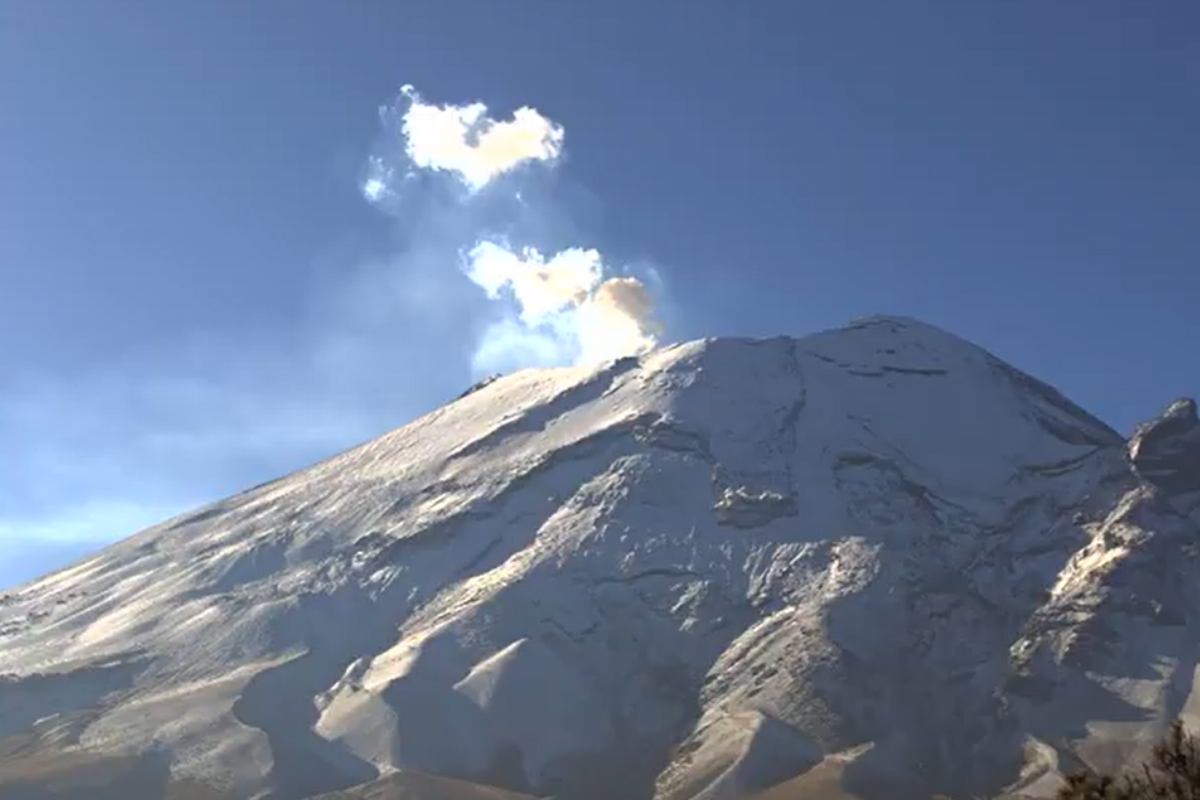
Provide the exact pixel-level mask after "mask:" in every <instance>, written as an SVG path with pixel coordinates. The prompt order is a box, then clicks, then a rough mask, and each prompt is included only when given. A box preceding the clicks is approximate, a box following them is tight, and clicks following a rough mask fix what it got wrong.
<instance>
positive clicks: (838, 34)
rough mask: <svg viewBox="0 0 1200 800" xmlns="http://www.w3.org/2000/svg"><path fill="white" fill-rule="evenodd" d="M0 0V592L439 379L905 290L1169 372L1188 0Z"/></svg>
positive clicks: (1111, 401) (867, 304)
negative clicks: (247, 7) (249, 1)
mask: <svg viewBox="0 0 1200 800" xmlns="http://www.w3.org/2000/svg"><path fill="white" fill-rule="evenodd" d="M254 9H255V13H253V14H246V13H243V10H242V7H241V6H240V5H238V4H233V3H204V2H196V3H99V2H79V3H62V2H40V0H23V1H22V0H15V1H14V2H6V3H0V76H3V78H0V81H2V82H3V91H0V142H3V147H0V585H3V584H6V583H11V582H13V581H15V580H17V579H20V578H25V577H30V576H32V575H34V574H37V573H39V572H41V571H43V570H45V569H48V568H50V567H52V566H54V565H56V564H61V563H63V562H64V561H66V560H69V559H70V558H71V557H72V556H74V555H76V554H79V553H81V552H84V551H86V550H88V549H91V548H94V547H97V546H99V545H101V544H103V543H105V542H110V541H113V540H115V539H118V538H121V537H124V536H128V535H129V534H131V533H133V532H135V531H136V530H138V529H139V528H141V527H143V526H146V525H150V524H153V523H155V522H158V521H161V520H163V519H164V518H166V517H169V516H171V515H173V514H176V513H181V512H184V511H186V510H188V509H189V508H192V507H194V506H196V505H198V504H201V503H204V502H208V501H210V500H214V499H217V498H219V497H221V496H224V495H227V494H230V493H233V492H236V491H238V490H240V489H243V488H245V487H247V486H250V485H253V484H256V483H259V482H261V481H264V480H268V479H271V478H273V477H276V476H278V475H280V474H282V473H284V472H287V471H290V470H293V469H298V468H300V467H303V466H304V465H306V464H309V463H312V462H313V461H314V460H316V459H319V458H321V457H324V456H327V455H330V454H332V453H335V452H337V451H339V450H341V449H343V448H345V447H347V446H350V445H352V444H355V443H356V442H358V441H362V440H365V439H368V438H371V437H373V436H376V435H378V434H379V433H381V432H383V431H386V430H388V429H390V428H392V427H394V426H396V425H399V424H402V423H403V422H405V421H407V420H409V419H411V418H413V417H414V416H416V415H417V414H420V413H422V412H424V411H427V410H429V409H430V408H432V407H434V406H435V405H437V404H438V403H441V402H444V401H445V400H447V399H449V398H451V397H453V396H455V395H456V394H458V393H459V392H461V391H462V390H463V389H465V388H466V387H467V386H469V385H470V384H471V383H472V382H473V381H475V380H477V379H478V378H479V377H481V376H484V375H486V374H489V373H491V372H495V371H507V370H511V369H517V368H520V367H522V366H527V365H533V364H562V363H569V362H573V361H578V360H593V359H604V358H612V357H616V356H618V355H620V354H623V353H630V352H637V351H639V350H641V349H644V348H646V347H649V346H651V345H652V344H653V343H654V342H656V341H658V342H661V341H668V340H677V339H690V338H696V337H700V336H712V335H727V334H728V335H755V336H773V335H778V334H781V333H784V334H793V335H801V334H804V333H808V332H811V331H814V330H818V329H822V328H826V327H830V326H834V325H838V324H841V323H843V322H845V321H846V320H848V319H850V318H853V317H855V316H859V315H863V314H871V313H897V314H908V315H912V316H915V317H919V318H922V319H925V320H927V321H929V322H931V323H933V324H936V325H939V326H942V327H944V328H947V329H949V330H951V331H954V332H955V333H958V334H960V335H962V336H965V337H967V338H969V339H972V340H974V341H977V342H979V343H980V344H982V345H984V346H986V347H988V348H990V349H992V350H993V351H994V352H996V353H997V354H998V355H1000V356H1001V357H1004V358H1006V359H1008V360H1010V361H1012V362H1013V363H1015V364H1017V365H1018V366H1020V367H1022V368H1024V369H1026V370H1029V371H1031V372H1033V373H1034V374H1036V375H1037V376H1039V377H1041V378H1044V379H1046V380H1048V381H1050V382H1052V383H1054V384H1055V385H1057V386H1058V387H1060V388H1061V389H1062V390H1064V391H1065V392H1066V393H1067V394H1068V395H1070V396H1071V397H1072V398H1073V399H1074V400H1076V401H1078V402H1079V403H1081V404H1082V405H1084V406H1086V407H1087V408H1089V409H1090V410H1092V411H1094V412H1095V413H1097V414H1099V415H1100V416H1101V417H1103V418H1105V419H1106V420H1107V421H1109V422H1110V423H1111V424H1113V425H1114V426H1116V427H1117V428H1120V429H1128V428H1129V427H1130V426H1131V425H1132V424H1133V423H1134V422H1135V421H1137V420H1139V419H1143V418H1145V417H1147V416H1149V415H1152V414H1154V413H1156V412H1157V411H1159V410H1160V409H1161V408H1163V407H1165V406H1166V404H1167V403H1168V402H1169V401H1170V400H1171V399H1173V398H1174V397H1177V396H1180V395H1187V394H1197V393H1200V373H1198V371H1197V367H1196V364H1197V359H1196V356H1195V347H1196V342H1197V341H1200V315H1197V314H1196V312H1195V305H1196V300H1195V298H1196V297H1200V270H1198V269H1197V268H1196V264H1197V256H1198V254H1200V226H1197V225H1196V224H1195V221H1196V219H1197V217H1198V214H1200V202H1198V200H1197V193H1196V187H1197V186H1200V157H1198V155H1197V154H1198V153H1200V151H1198V150H1197V148H1196V136H1195V132H1196V130H1197V129H1198V128H1200V103H1198V101H1197V98H1200V57H1198V56H1197V54H1198V53H1200V5H1198V4H1196V3H1185V2H1178V3H1176V2H1165V3H1156V4H1131V3H1128V2H1124V0H1097V2H1091V3H1088V4H1086V7H1085V5H1084V4H1076V3H1041V4H1024V3H1000V2H995V3H962V4H959V3H940V2H933V0H913V2H906V3H881V2H874V0H839V2H835V3H801V2H772V0H750V1H749V2H742V3H692V2H685V0H678V2H676V1H675V0H662V2H652V3H647V2H642V1H641V0H611V1H610V2H605V3H571V2H561V0H521V2H515V3H482V2H470V0H445V1H444V2H428V3H421V2H411V3H395V2H389V1H386V0H363V2H359V3H354V4H341V3H329V2H326V1H325V0H257V1H256V2H255V3H254Z"/></svg>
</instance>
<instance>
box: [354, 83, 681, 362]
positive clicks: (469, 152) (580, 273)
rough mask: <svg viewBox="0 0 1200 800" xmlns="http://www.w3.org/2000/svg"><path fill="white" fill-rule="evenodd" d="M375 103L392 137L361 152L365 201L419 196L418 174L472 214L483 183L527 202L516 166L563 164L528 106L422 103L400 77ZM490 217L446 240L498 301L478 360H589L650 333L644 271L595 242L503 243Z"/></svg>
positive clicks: (548, 127) (558, 140) (553, 136)
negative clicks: (549, 248) (562, 245)
mask: <svg viewBox="0 0 1200 800" xmlns="http://www.w3.org/2000/svg"><path fill="white" fill-rule="evenodd" d="M384 112H385V113H384V114H383V115H382V116H383V118H384V119H385V120H391V121H392V124H391V125H389V126H387V127H388V128H389V129H388V130H387V131H386V133H387V134H388V135H389V136H394V137H397V138H398V140H399V141H397V142H394V143H393V144H396V145H399V146H397V147H392V148H390V149H387V150H386V151H385V152H386V153H387V155H376V156H374V157H373V158H372V159H370V161H369V162H368V165H367V171H366V175H365V178H364V180H363V182H362V185H361V188H362V193H363V196H364V197H365V198H366V199H367V200H368V201H369V202H371V203H374V204H377V205H379V206H380V207H381V208H387V209H391V210H392V211H393V213H404V209H405V204H411V203H414V202H420V200H419V199H418V196H417V195H416V194H415V193H411V192H405V191H404V187H405V184H406V183H408V182H411V181H413V180H415V179H419V178H420V177H422V176H435V177H437V178H440V179H445V180H449V181H452V182H454V183H455V184H456V185H457V186H458V187H459V188H460V189H461V191H460V193H459V195H458V198H459V200H458V202H459V209H458V210H459V211H460V212H465V215H466V216H465V218H467V219H470V220H474V218H473V217H472V216H471V213H470V210H471V208H472V207H473V204H475V203H478V202H480V201H481V197H482V196H484V195H486V194H488V193H507V194H508V195H509V196H510V199H512V200H514V201H518V202H519V203H520V204H521V205H522V206H523V208H524V210H525V213H529V212H530V209H529V206H530V202H531V201H530V200H529V199H528V198H526V197H524V196H522V192H521V188H522V181H521V175H522V171H524V170H529V169H549V170H555V169H557V168H559V166H560V163H561V157H562V154H563V145H564V141H565V131H564V129H563V127H562V126H561V125H559V124H557V123H556V122H554V121H552V120H550V119H548V118H547V117H545V116H544V115H543V114H542V113H541V112H539V111H538V110H536V109H534V108H530V107H522V108H518V109H517V110H516V111H514V112H513V113H512V115H511V116H510V117H509V118H508V119H495V118H493V117H492V116H490V115H489V112H488V108H487V106H486V105H484V104H483V103H479V102H473V103H468V104H465V105H450V104H445V105H436V104H431V103H428V102H426V101H425V100H424V99H423V98H422V97H421V95H420V94H419V93H418V92H417V91H416V89H414V88H413V87H412V86H405V87H404V88H403V89H402V90H401V93H400V97H399V99H398V101H397V104H396V105H395V106H392V107H389V108H387V109H384ZM501 178H504V180H500V179H501ZM396 198H401V199H402V201H403V202H401V203H400V204H399V205H397V204H395V203H394V202H392V201H394V200H395V199H396ZM492 207H494V204H493V205H492ZM532 213H534V214H536V213H538V209H537V208H534V209H533V210H532ZM483 216H484V215H479V219H480V220H482V218H483ZM498 222H502V220H500V221H497V220H496V219H494V218H489V220H488V221H487V222H483V221H479V222H478V223H477V224H476V223H473V224H471V225H469V226H468V228H470V240H469V241H468V242H464V243H463V244H462V245H460V246H458V247H457V248H456V259H455V260H456V262H457V264H456V266H457V267H458V268H459V269H460V270H461V271H462V273H463V274H464V275H465V276H466V277H467V278H469V279H470V280H471V281H472V282H474V284H475V285H476V286H478V287H479V289H481V290H482V291H483V293H484V295H485V296H486V297H487V298H488V299H489V300H490V301H492V303H494V304H495V307H496V308H497V309H498V311H499V315H498V319H497V320H496V321H493V322H492V323H491V324H490V325H489V326H488V327H487V330H486V332H485V334H484V335H483V338H482V340H481V341H480V343H479V347H478V349H477V351H476V353H475V357H474V360H475V366H476V367H477V368H478V369H488V368H492V367H496V366H542V365H555V364H569V363H587V362H595V361H602V360H605V359H611V358H618V357H621V356H625V355H632V354H637V353H641V352H644V351H646V350H649V349H650V348H652V347H654V346H655V345H656V344H657V342H658V337H659V335H660V333H661V331H660V326H659V324H658V323H657V322H656V319H655V313H654V310H655V309H654V306H655V303H654V297H653V294H652V292H651V291H650V289H649V288H648V287H647V285H646V284H645V282H644V281H643V279H642V278H639V277H638V276H635V275H632V274H628V272H627V271H624V270H619V269H617V268H615V267H614V266H613V265H612V264H610V263H608V262H607V261H606V260H605V258H604V256H603V255H602V253H601V252H600V251H599V250H598V249H596V248H595V247H586V246H579V247H570V248H567V249H561V250H558V251H555V252H544V251H543V250H542V249H540V248H539V247H537V246H535V244H530V243H520V244H516V243H513V242H512V241H510V239H509V237H508V236H507V235H505V234H504V233H503V232H502V231H500V230H498V229H497V227H498V225H497V223H498Z"/></svg>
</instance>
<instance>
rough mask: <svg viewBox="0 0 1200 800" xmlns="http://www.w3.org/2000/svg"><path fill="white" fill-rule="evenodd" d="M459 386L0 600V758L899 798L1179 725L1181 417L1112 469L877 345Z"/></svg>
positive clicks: (1108, 439) (912, 325) (939, 339)
mask: <svg viewBox="0 0 1200 800" xmlns="http://www.w3.org/2000/svg"><path fill="white" fill-rule="evenodd" d="M473 389H474V390H473V391H470V392H468V393H465V394H464V395H462V396H460V397H459V398H457V399H456V400H454V401H452V402H450V403H448V404H447V405H445V406H442V407H440V408H438V409H435V410H434V411H432V412H430V413H429V414H426V415H423V416H422V417H420V418H418V419H417V420H414V421H413V422H411V423H409V424H408V425H405V426H402V427H401V428H399V429H397V430H395V431H392V432H390V433H388V434H384V435H383V436H382V437H379V438H377V439H374V440H371V441H369V442H366V443H363V444H361V445H359V446H357V447H355V448H352V449H351V450H348V451H346V452H345V453H342V454H339V455H337V456H333V457H332V458H329V459H325V460H323V461H321V462H318V463H317V464H315V465H313V466H312V467H310V468H307V469H305V470H300V471H298V472H295V473H292V474H290V475H288V476H285V477H283V478H280V479H277V480H275V481H271V482H269V483H266V484H263V485H261V486H259V487H255V488H254V489H251V490H248V491H246V492H243V493H240V494H238V495H235V496H233V497H231V498H228V499H226V500H223V501H219V502H217V503H214V504H211V505H209V506H206V507H204V508H201V509H198V510H196V511H194V512H191V513H189V514H186V515H181V516H180V517H177V518H175V519H173V520H168V521H166V522H164V523H163V524H161V525H158V526H155V527H153V528H151V529H148V530H147V531H144V532H142V533H140V534H138V535H137V536H135V537H132V538H131V539H129V540H126V541H125V542H122V543H119V544H117V545H114V546H113V547H112V548H108V549H107V550H105V551H103V552H102V553H100V554H98V555H96V556H93V557H91V558H89V559H85V560H84V561H81V562H79V563H77V564H76V565H74V566H72V567H69V568H67V569H65V570H62V571H59V572H56V573H53V574H51V575H49V576H46V577H44V578H41V579H39V580H37V581H33V582H30V583H28V584H25V585H23V586H22V587H18V588H17V589H16V590H14V591H10V592H8V593H6V594H5V597H6V598H7V600H6V601H5V602H4V603H2V604H0V635H2V636H3V637H4V638H2V639H0V673H8V674H9V676H10V677H9V678H8V680H7V681H5V682H4V684H2V685H0V735H9V736H30V735H32V736H34V738H35V739H36V741H38V742H40V743H41V744H39V745H38V746H39V747H46V746H53V747H59V746H60V745H57V744H54V742H56V741H59V740H56V739H55V736H63V734H61V732H60V733H55V734H51V733H48V732H47V731H48V730H50V729H55V730H58V728H56V727H55V724H52V723H53V721H54V720H56V719H60V720H61V719H64V718H71V715H72V714H76V715H78V714H80V713H84V715H85V716H86V717H87V719H86V721H76V722H74V723H72V725H73V726H74V727H72V726H67V727H71V730H72V731H73V732H72V733H71V735H70V736H68V737H67V738H66V739H62V741H64V742H66V744H64V745H61V747H63V748H65V750H64V752H74V750H72V748H75V750H79V751H86V752H89V753H113V752H118V751H120V752H124V751H126V750H128V751H130V752H133V753H135V754H136V753H149V752H155V753H161V754H162V758H163V759H165V761H166V764H167V766H166V767H165V769H166V772H167V774H168V778H169V781H182V780H191V781H199V782H203V783H205V784H208V785H211V786H214V787H216V788H217V789H219V790H220V791H221V792H225V793H227V794H228V796H229V797H231V798H238V799H239V800H240V799H241V798H248V797H271V798H274V799H275V800H285V798H302V797H308V796H311V795H315V794H319V793H321V792H335V791H346V790H350V789H351V787H353V786H354V785H357V784H363V785H366V784H369V783H370V782H376V781H379V780H381V779H383V778H385V777H386V776H387V775H389V774H400V773H404V772H406V771H408V772H412V771H415V772H417V773H429V774H433V775H441V776H444V777H445V778H448V779H466V780H473V781H482V782H485V783H487V782H491V783H496V784H497V785H501V786H504V787H505V788H507V789H511V790H515V791H518V792H524V793H527V794H556V795H558V796H560V797H564V798H565V797H580V798H588V797H601V796H612V795H614V794H626V795H628V796H632V797H647V798H649V797H651V796H653V797H655V798H659V799H660V800H700V798H704V800H709V798H714V799H715V798H718V797H733V796H740V795H745V794H752V793H754V792H757V791H761V790H766V789H768V788H769V787H770V786H771V785H774V784H779V783H780V782H781V781H784V780H785V779H787V778H789V775H788V774H785V773H788V772H789V771H792V774H797V773H803V772H806V771H812V770H813V769H818V768H819V765H820V764H829V763H832V762H830V761H829V759H831V758H834V759H841V760H840V761H838V762H837V763H838V765H839V766H838V767H837V774H838V775H839V777H838V781H839V782H840V785H842V786H843V791H845V792H846V793H848V794H853V795H856V796H862V797H873V796H882V795H883V794H887V795H888V796H895V795H897V794H900V795H902V796H912V797H927V796H929V795H930V794H933V793H934V792H940V793H946V794H967V793H981V792H992V793H994V792H998V791H1002V790H1004V787H1006V786H1016V785H1018V784H1019V785H1021V786H1024V787H1028V786H1034V785H1036V784H1037V782H1038V781H1039V780H1042V779H1043V778H1045V780H1044V781H1043V783H1042V785H1051V784H1052V783H1053V779H1054V775H1055V774H1056V770H1057V768H1056V767H1054V766H1052V762H1053V763H1056V762H1055V759H1058V758H1060V757H1061V758H1062V759H1069V758H1074V757H1079V758H1082V759H1084V760H1085V761H1086V760H1089V759H1090V760H1091V761H1093V762H1095V763H1096V764H1099V765H1105V764H1108V763H1117V762H1122V761H1124V760H1127V759H1128V758H1131V757H1133V755H1134V754H1135V753H1136V752H1137V750H1138V748H1139V747H1141V746H1142V743H1143V742H1144V741H1146V740H1148V739H1149V738H1152V737H1153V736H1155V735H1156V734H1157V732H1159V731H1161V729H1162V726H1163V724H1164V721H1165V720H1167V718H1168V717H1171V716H1178V715H1182V716H1184V717H1185V718H1186V719H1188V720H1189V721H1191V720H1192V718H1193V716H1194V706H1195V702H1196V701H1195V700H1194V699H1193V698H1194V697H1195V691H1194V677H1195V676H1194V673H1195V665H1196V659H1197V655H1198V654H1197V653H1196V652H1195V648H1194V647H1193V646H1192V645H1191V644H1190V643H1191V642H1192V641H1193V640H1196V637H1195V635H1194V634H1195V631H1193V630H1192V623H1190V622H1189V621H1188V618H1189V613H1190V612H1191V610H1192V609H1195V608H1197V602H1198V601H1200V598H1197V597H1196V596H1195V595H1194V592H1193V591H1192V590H1191V588H1190V586H1191V582H1190V581H1189V580H1188V579H1189V577H1191V576H1192V575H1194V572H1193V570H1195V568H1196V567H1195V565H1194V564H1193V563H1192V561H1191V560H1190V559H1191V557H1190V556H1188V557H1187V558H1179V557H1177V556H1178V554H1179V553H1181V552H1183V551H1182V550H1181V549H1180V548H1183V547H1184V545H1186V544H1188V543H1189V542H1190V541H1191V539H1192V538H1194V536H1195V535H1196V534H1197V533H1200V518H1197V514H1196V507H1197V504H1196V503H1194V501H1193V499H1192V491H1191V490H1192V484H1191V483H1190V482H1189V481H1190V480H1191V478H1190V477H1189V476H1191V475H1192V474H1194V473H1193V472H1191V471H1190V470H1191V469H1192V467H1191V466H1190V465H1191V464H1192V463H1193V461H1192V459H1193V458H1194V457H1195V454H1197V453H1200V444H1197V442H1195V441H1194V438H1195V436H1196V434H1195V431H1196V430H1198V429H1200V428H1197V426H1196V425H1195V424H1194V423H1195V405H1194V403H1192V404H1191V405H1190V406H1189V405H1188V403H1187V401H1180V402H1179V403H1176V404H1174V405H1172V406H1171V407H1170V408H1169V409H1168V412H1167V413H1166V414H1164V415H1162V416H1161V417H1160V418H1158V419H1157V420H1155V421H1152V422H1151V423H1149V424H1147V425H1145V426H1142V427H1140V428H1139V429H1138V430H1137V431H1135V432H1134V434H1133V435H1132V436H1131V437H1130V439H1129V440H1128V441H1127V440H1126V439H1125V438H1124V437H1122V436H1120V435H1119V434H1118V433H1116V432H1115V431H1113V430H1112V429H1111V428H1110V427H1108V426H1107V425H1105V424H1104V423H1103V422H1102V421H1100V420H1098V419H1096V418H1095V417H1093V416H1092V415H1090V414H1089V413H1088V412H1086V411H1085V410H1084V409H1082V408H1081V407H1079V406H1078V405H1076V404H1075V403H1073V402H1072V401H1070V400H1068V399H1067V398H1065V397H1064V396H1063V395H1061V394H1060V393H1059V392H1058V391H1057V390H1055V389H1053V388H1052V387H1050V386H1049V385H1047V384H1045V383H1043V382H1041V381H1039V380H1037V379H1035V378H1033V377H1031V376H1028V375H1026V374H1025V373H1023V372H1021V371H1020V370H1018V369H1016V368H1015V367H1012V366H1011V365H1008V364H1007V363H1006V362H1003V361H1002V360H1000V359H998V358H996V357H995V356H993V355H991V354H990V353H988V352H986V351H984V350H982V349H981V348H978V347H976V346H974V345H971V344H969V343H966V342H964V341H962V340H960V339H958V338H956V337H954V336H952V335H951V334H948V333H946V332H944V331H941V330H939V329H936V328H933V327H932V326H928V325H925V324H924V323H920V322H918V321H916V320H911V319H907V318H898V317H872V318H867V319H863V320H857V321H855V322H853V323H851V324H849V325H847V326H845V327H843V328H840V329H837V330H834V331H828V332H824V333H819V334H815V335H813V336H808V337H805V338H803V339H791V338H788V337H776V338H772V339H735V338H713V339H705V340H699V341H697V342H689V343H683V344H679V345H674V346H671V347H667V348H663V349H660V350H656V351H653V352H651V353H649V354H647V355H645V356H642V357H636V358H625V359H618V360H616V361H614V362H607V363H605V364H602V365H596V366H587V367H573V368H563V369H558V370H524V371H521V372H519V373H515V374H512V375H508V376H504V377H502V378H499V379H497V380H493V381H490V382H484V384H483V385H482V386H478V387H473ZM1189 409H1190V412H1189ZM1189 414H1190V416H1189ZM1189 419H1190V420H1191V422H1189ZM1197 488H1200V487H1197ZM1126 641H1128V642H1129V644H1128V645H1126V644H1125V642H1126ZM1138 647H1142V648H1143V649H1142V650H1141V651H1139V650H1138ZM1142 653H1149V654H1153V655H1154V659H1147V658H1146V657H1143V655H1141V654H1142ZM1149 661H1153V663H1149ZM1189 670H1191V676H1190V677H1189V674H1188V671H1189ZM22 709H23V711H22ZM55 714H58V715H59V717H55V716H54V715H55ZM1106 715H1107V716H1106ZM1146 715H1149V716H1146ZM47 719H49V720H50V721H51V722H47ZM39 720H40V721H39ZM35 723H36V724H35ZM38 725H40V726H42V728H44V729H45V730H42V731H41V732H38V728H37V726H38ZM60 727H61V726H60ZM30 730H33V731H34V732H33V733H32V734H31V733H30ZM868 745H869V746H868ZM764 753H766V754H767V755H763V754H764ZM1048 753H1052V754H1053V755H1054V757H1053V758H1051V757H1050V756H1049V755H1047V754H1048ZM839 754H843V755H839ZM846 754H848V755H846ZM814 765H818V766H814ZM821 769H824V768H821ZM1038 770H1041V772H1039V771H1038ZM815 774H816V773H814V775H815ZM3 776H4V772H3V760H0V781H3ZM1047 781H1048V783H1047ZM0 786H3V784H2V783H0Z"/></svg>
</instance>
